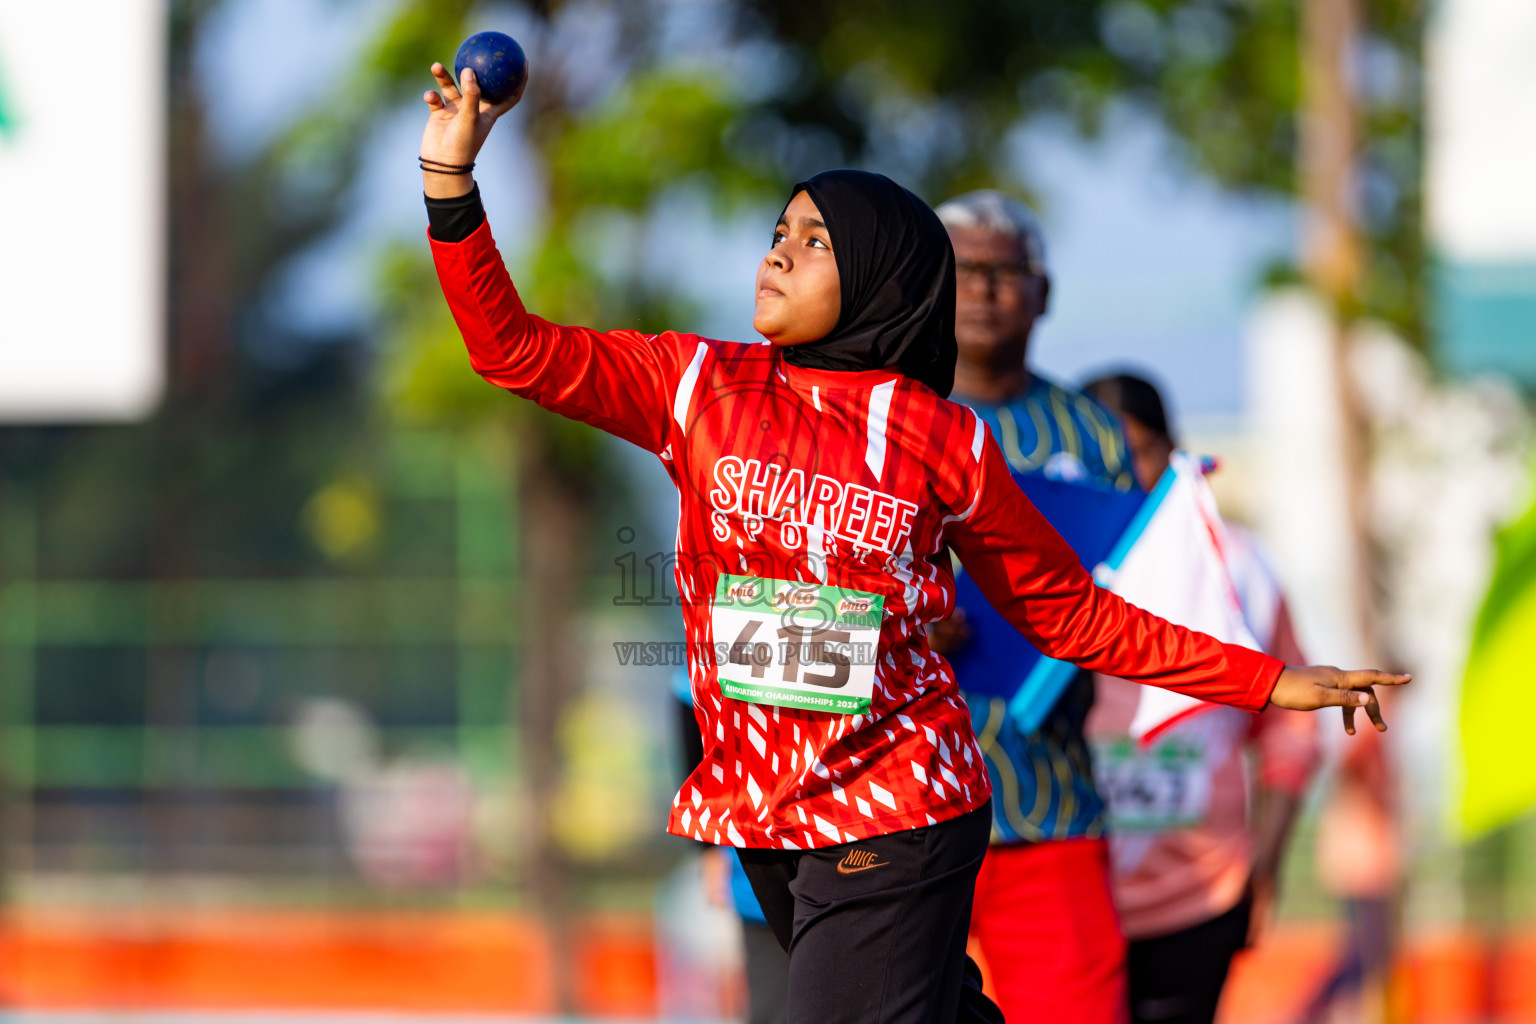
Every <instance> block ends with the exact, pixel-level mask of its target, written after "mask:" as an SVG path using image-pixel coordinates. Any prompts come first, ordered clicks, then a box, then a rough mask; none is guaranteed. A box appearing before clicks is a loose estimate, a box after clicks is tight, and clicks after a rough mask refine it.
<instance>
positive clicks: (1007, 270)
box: [955, 260, 1039, 285]
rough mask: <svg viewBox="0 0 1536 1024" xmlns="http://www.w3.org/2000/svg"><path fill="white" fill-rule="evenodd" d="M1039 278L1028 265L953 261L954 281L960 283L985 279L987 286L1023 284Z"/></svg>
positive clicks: (1034, 270) (1030, 265) (1032, 266)
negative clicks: (1033, 278)
mask: <svg viewBox="0 0 1536 1024" xmlns="http://www.w3.org/2000/svg"><path fill="white" fill-rule="evenodd" d="M1036 276H1039V275H1038V274H1037V272H1036V269H1035V267H1034V265H1033V264H1030V263H980V262H975V261H972V260H956V261H955V279H956V280H957V281H959V282H960V283H965V282H967V281H975V280H979V279H981V278H985V279H986V280H987V283H988V284H992V285H998V284H1008V285H1018V284H1023V283H1024V282H1025V281H1028V280H1029V279H1030V278H1032V277H1036Z"/></svg>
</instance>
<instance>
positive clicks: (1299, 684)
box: [1269, 665, 1413, 736]
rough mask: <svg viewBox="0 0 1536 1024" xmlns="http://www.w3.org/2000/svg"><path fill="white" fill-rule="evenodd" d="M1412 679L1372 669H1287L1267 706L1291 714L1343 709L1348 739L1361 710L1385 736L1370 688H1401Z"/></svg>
mask: <svg viewBox="0 0 1536 1024" xmlns="http://www.w3.org/2000/svg"><path fill="white" fill-rule="evenodd" d="M1412 678H1413V677H1412V676H1410V675H1393V674H1392V673H1389V672H1377V671H1375V670H1374V669H1359V670H1357V671H1353V672H1346V671H1344V670H1343V669H1339V668H1334V667H1333V666H1332V665H1308V666H1305V667H1301V668H1297V667H1295V666H1291V665H1287V666H1286V667H1285V671H1283V672H1281V673H1280V678H1279V680H1278V681H1277V682H1276V683H1275V689H1274V692H1273V693H1271V694H1270V695H1269V702H1270V703H1271V704H1273V705H1275V706H1276V707H1281V708H1290V709H1291V710H1293V711H1316V710H1317V709H1319V708H1335V707H1341V708H1343V709H1344V731H1345V732H1347V733H1349V734H1350V735H1351V736H1353V735H1354V734H1355V710H1356V709H1357V708H1362V707H1363V708H1365V713H1366V714H1367V715H1368V716H1370V719H1371V723H1372V724H1373V725H1375V726H1376V731H1377V732H1386V731H1387V723H1386V721H1385V720H1383V719H1382V717H1381V704H1380V703H1379V702H1378V701H1377V700H1376V691H1375V690H1374V689H1372V687H1375V686H1402V685H1403V684H1404V683H1406V682H1408V681H1409V680H1410V679H1412Z"/></svg>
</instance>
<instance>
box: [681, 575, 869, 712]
mask: <svg viewBox="0 0 1536 1024" xmlns="http://www.w3.org/2000/svg"><path fill="white" fill-rule="evenodd" d="M884 613H885V599H884V598H883V597H881V596H880V595H878V594H869V593H865V592H864V591H861V590H849V589H846V588H843V587H832V586H825V585H823V584H819V583H796V582H793V581H791V580H773V579H766V578H764V577H760V576H731V575H727V574H722V575H721V576H720V582H719V584H718V585H717V587H716V589H715V601H714V608H713V610H712V612H711V614H710V619H711V622H712V624H713V626H714V635H715V650H716V651H717V652H718V653H717V657H716V660H717V662H718V674H719V677H720V692H721V693H723V694H724V695H725V696H727V697H734V698H736V699H737V700H748V701H752V702H753V703H755V704H775V705H778V706H779V707H786V708H805V709H807V710H811V711H830V712H834V713H837V714H844V715H857V714H863V713H864V712H866V711H868V710H869V701H870V697H871V696H873V694H874V692H875V658H876V655H877V653H878V649H879V642H880V622H881V619H882V617H883V615H884Z"/></svg>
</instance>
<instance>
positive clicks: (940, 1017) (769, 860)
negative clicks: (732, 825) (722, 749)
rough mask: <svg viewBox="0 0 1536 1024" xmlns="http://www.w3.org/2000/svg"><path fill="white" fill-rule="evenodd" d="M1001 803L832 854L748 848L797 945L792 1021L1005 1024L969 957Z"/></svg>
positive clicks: (779, 922) (760, 890)
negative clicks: (982, 874)
mask: <svg viewBox="0 0 1536 1024" xmlns="http://www.w3.org/2000/svg"><path fill="white" fill-rule="evenodd" d="M991 831H992V811H991V808H990V807H983V808H981V809H980V810H976V811H972V812H971V813H969V814H966V815H964V816H963V817H960V818H956V819H953V820H951V821H946V822H944V823H943V824H940V825H930V826H928V827H927V828H919V829H913V830H911V831H908V832H896V833H893V834H891V835H888V836H880V837H878V838H876V839H868V840H863V841H860V842H857V843H846V844H844V845H841V846H829V847H827V848H825V849H821V850H804V851H796V850H738V851H737V853H738V854H740V856H741V863H742V866H743V867H744V868H746V872H747V878H748V879H749V880H750V881H751V882H752V891H753V892H754V893H756V894H757V899H758V902H759V903H761V904H762V907H763V914H764V916H765V917H767V919H768V926H769V927H770V928H772V929H773V933H774V936H775V937H776V938H777V939H778V940H779V944H780V945H781V946H783V947H784V948H785V949H787V950H788V951H789V993H788V995H789V1013H788V1020H789V1024H951V1022H965V1024H980V1022H987V1024H1001V1022H1002V1020H1003V1015H1002V1013H1001V1012H1000V1011H999V1010H998V1009H997V1007H996V1006H994V1005H993V1004H992V1001H991V1000H989V999H988V998H987V997H986V996H984V995H982V992H981V972H980V971H978V970H977V968H976V965H975V964H974V963H972V962H971V959H970V958H969V957H967V956H966V955H965V937H966V929H967V927H968V926H969V924H970V920H971V898H972V893H973V891H974V889H975V884H976V873H977V871H979V870H980V868H981V861H982V858H983V857H984V856H986V852H987V839H988V836H989V835H990V834H991Z"/></svg>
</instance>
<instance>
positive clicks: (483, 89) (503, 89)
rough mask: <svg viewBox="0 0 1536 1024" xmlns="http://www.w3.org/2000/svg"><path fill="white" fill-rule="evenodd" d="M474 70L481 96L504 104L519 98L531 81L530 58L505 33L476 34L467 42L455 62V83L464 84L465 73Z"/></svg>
mask: <svg viewBox="0 0 1536 1024" xmlns="http://www.w3.org/2000/svg"><path fill="white" fill-rule="evenodd" d="M465 68H473V69H474V71H475V79H476V80H477V81H478V82H479V83H480V95H481V96H483V97H485V99H486V100H487V101H489V102H491V103H500V102H502V101H503V100H507V99H510V98H512V97H513V96H516V95H517V91H518V90H519V89H521V88H522V87H523V83H525V82H527V81H528V57H527V55H526V54H524V53H523V48H522V47H521V46H518V45H517V40H516V39H513V38H512V37H511V36H509V35H506V34H505V33H502V32H476V33H475V34H474V35H472V36H470V37H469V38H468V39H466V40H464V45H463V46H461V47H459V52H458V55H457V56H455V57H454V58H453V80H454V82H459V81H462V80H463V78H464V69H465Z"/></svg>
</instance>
